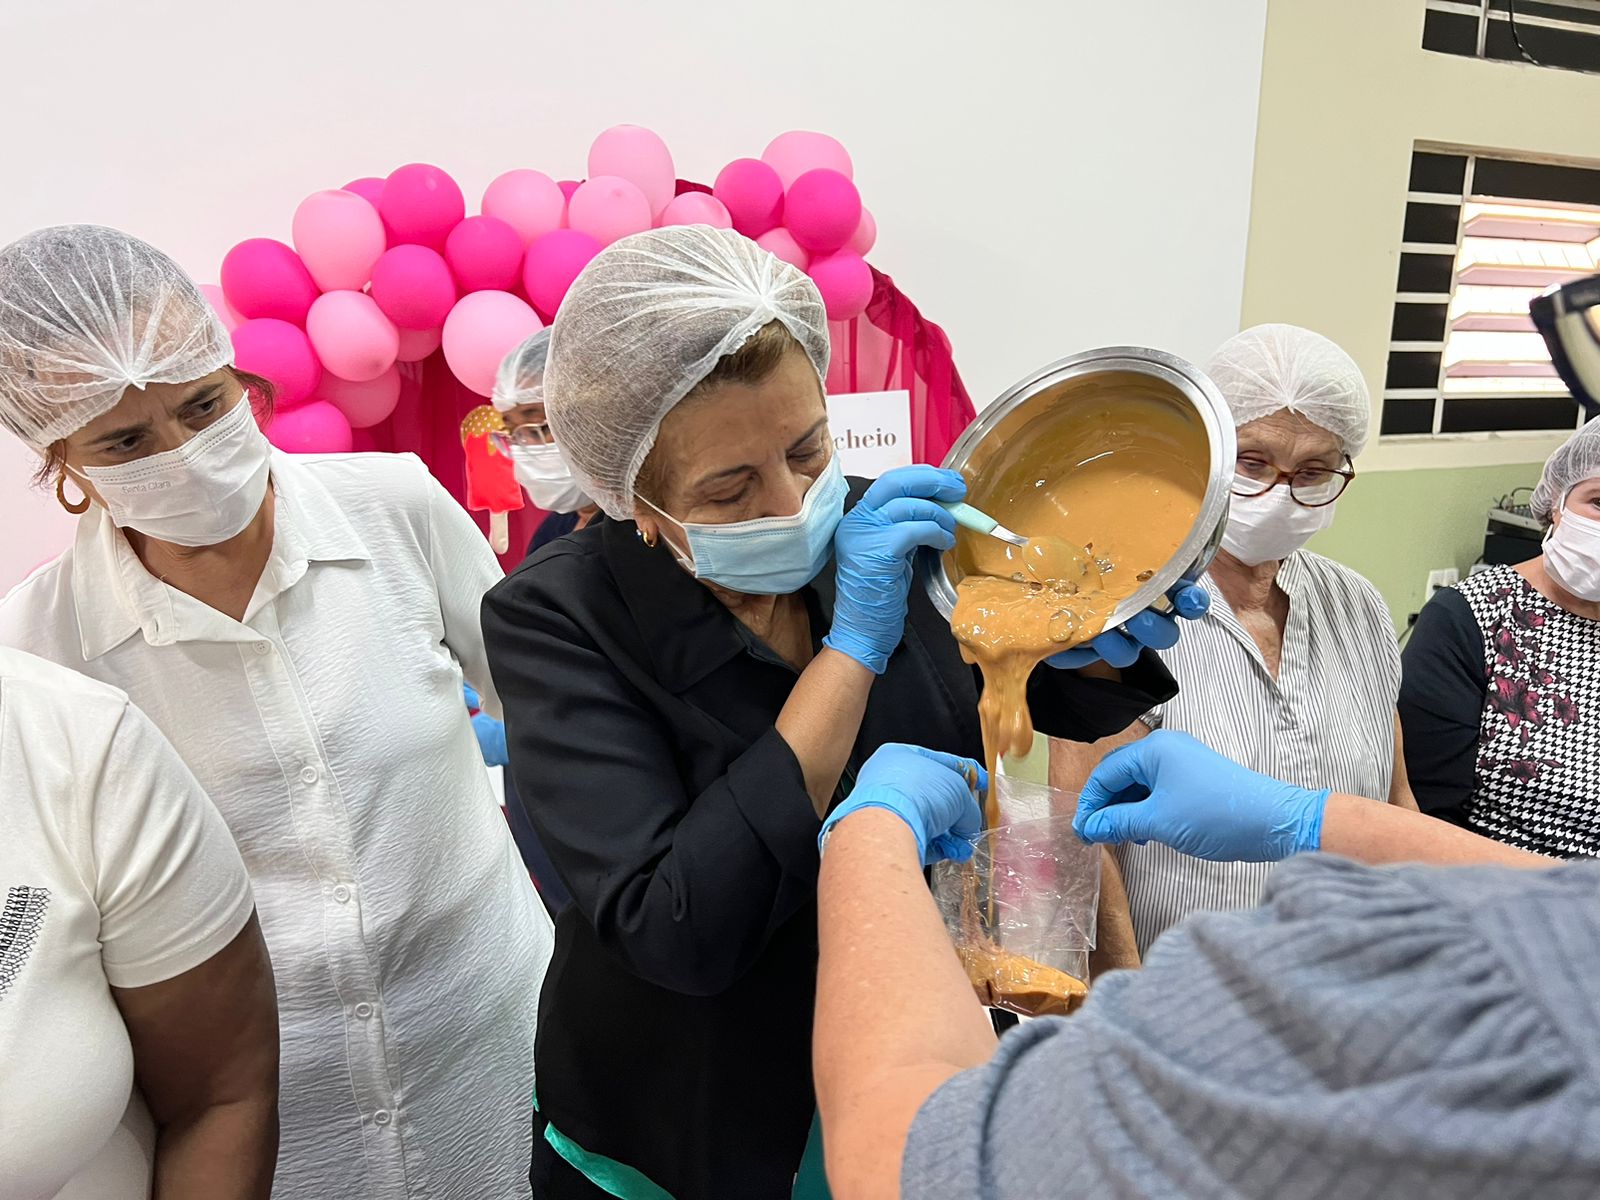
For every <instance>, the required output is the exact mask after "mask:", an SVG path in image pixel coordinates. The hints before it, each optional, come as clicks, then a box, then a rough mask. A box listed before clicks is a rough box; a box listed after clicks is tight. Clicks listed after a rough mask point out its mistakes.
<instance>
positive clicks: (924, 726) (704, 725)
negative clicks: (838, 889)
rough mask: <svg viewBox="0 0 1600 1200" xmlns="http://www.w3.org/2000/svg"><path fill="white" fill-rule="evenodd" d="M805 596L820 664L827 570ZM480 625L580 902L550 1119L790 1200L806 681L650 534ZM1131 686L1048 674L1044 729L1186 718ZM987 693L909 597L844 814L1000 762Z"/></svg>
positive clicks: (680, 1199)
mask: <svg viewBox="0 0 1600 1200" xmlns="http://www.w3.org/2000/svg"><path fill="white" fill-rule="evenodd" d="M852 484H853V486H852V490H851V502H852V503H853V502H854V500H855V499H856V498H858V497H859V495H860V493H861V492H862V491H863V490H864V488H865V484H864V483H861V482H859V481H852ZM802 594H803V596H804V598H805V601H806V605H807V608H808V610H809V612H810V616H811V627H812V634H813V643H814V645H815V646H817V647H818V648H820V643H821V638H822V636H823V634H824V633H826V631H827V630H828V628H829V625H830V623H831V620H832V614H833V599H834V586H833V571H832V567H831V565H830V566H829V568H828V569H827V570H825V571H824V573H823V574H822V575H821V576H819V577H818V579H817V580H816V581H815V582H814V583H812V584H811V585H810V586H809V587H807V588H806V589H805V590H804V592H803V593H802ZM483 624H484V632H485V635H486V641H487V643H488V646H489V647H490V651H489V656H490V665H491V667H492V669H493V673H494V680H495V687H496V689H497V690H498V691H499V694H500V697H501V700H502V701H503V703H504V707H505V716H506V731H507V736H508V744H509V747H510V755H511V771H512V775H513V777H514V779H515V782H516V790H517V794H518V796H519V797H521V800H522V803H523V804H524V805H525V807H526V809H527V812H528V815H529V817H530V818H531V819H532V822H533V825H534V827H535V829H536V830H537V831H538V834H539V838H540V840H541V841H542V843H543V845H544V847H545V849H546V851H547V852H548V854H549V856H550V859H551V861H552V862H553V863H554V865H555V868H556V870H557V871H558V872H559V874H560V876H561V878H562V880H563V882H564V883H565V884H566V886H567V889H568V891H570V892H571V894H572V897H573V904H572V905H571V906H570V907H569V908H567V909H566V910H565V911H564V912H562V913H561V915H560V917H559V918H558V920H557V924H556V948H555V956H554V958H553V960H552V961H551V964H550V968H549V971H548V973H547V975H546V978H545V984H544V991H543V994H542V997H541V1002H540V1010H539V1033H538V1047H537V1051H536V1065H537V1073H538V1103H539V1108H540V1111H541V1113H542V1115H543V1117H544V1118H545V1119H547V1120H548V1121H549V1122H550V1124H551V1125H553V1126H554V1127H555V1128H556V1129H557V1130H559V1131H560V1132H561V1133H562V1134H563V1135H565V1136H566V1137H567V1138H568V1139H571V1141H573V1142H575V1143H576V1144H577V1145H578V1146H579V1147H581V1148H582V1149H583V1150H584V1151H587V1152H588V1153H590V1154H599V1155H604V1156H606V1157H608V1158H611V1159H614V1160H616V1161H618V1162H621V1163H624V1164H626V1165H627V1166H629V1167H632V1168H634V1169H635V1170H638V1171H640V1172H642V1173H643V1174H644V1175H646V1176H647V1177H649V1178H650V1179H651V1180H652V1181H654V1182H655V1183H656V1184H657V1185H659V1186H660V1187H662V1188H664V1189H665V1190H666V1191H667V1192H669V1193H670V1194H671V1195H672V1196H673V1197H675V1198H676V1200H702V1198H703V1200H729V1198H730V1197H736V1196H737V1197H752V1198H762V1197H779V1196H787V1195H788V1194H789V1189H790V1184H791V1181H792V1179H793V1176H794V1172H795V1169H796V1167H797V1165H798V1163H799V1161H800V1157H801V1152H802V1150H803V1149H804V1145H805V1141H806V1137H807V1133H808V1131H809V1128H810V1123H811V1118H812V1113H813V1108H814V1105H815V1098H814V1096H813V1093H812V1087H811V1020H812V1007H813V991H814V989H815V986H816V966H817V935H816V902H815V901H816V897H815V893H816V883H817V848H816V838H817V833H818V830H819V827H820V822H819V820H818V819H817V816H816V813H815V812H814V811H813V809H812V806H811V800H810V797H809V796H808V795H807V793H806V788H805V781H804V779H803V777H802V774H801V770H800V764H799V762H798V761H797V760H796V758H795V756H794V753H793V751H791V750H790V749H789V746H788V743H786V742H785V741H784V740H783V738H782V737H780V736H779V734H778V732H777V730H776V728H775V726H774V721H775V720H776V718H777V715H778V713H779V710H780V709H782V707H783V705H784V703H785V701H786V700H787V699H788V697H789V691H790V689H791V688H792V687H793V685H794V682H795V680H796V678H797V674H796V672H795V670H794V669H793V668H792V667H791V666H790V665H789V664H788V663H786V662H785V661H784V660H783V659H782V658H780V657H779V656H778V655H777V654H776V653H775V652H774V651H772V650H771V649H770V648H769V647H767V646H766V645H765V644H764V643H762V642H761V641H760V640H759V639H757V638H756V637H755V636H754V635H753V634H751V633H750V631H749V630H748V629H746V628H745V626H743V625H742V624H740V623H739V622H738V621H737V620H736V619H735V618H734V617H733V615H732V614H731V613H730V612H729V611H728V610H727V608H725V607H724V606H723V605H722V604H721V603H719V602H718V601H717V599H716V598H715V597H714V596H713V595H712V593H711V592H710V591H709V590H708V589H707V588H705V587H704V586H703V585H701V584H700V583H697V582H696V581H695V580H693V579H691V578H690V577H689V576H688V575H687V574H685V573H684V572H683V571H682V570H681V569H680V568H679V567H678V566H677V565H676V564H675V563H674V562H673V561H672V558H671V555H670V554H669V553H668V552H667V550H666V549H665V547H661V548H657V549H651V548H648V547H646V546H645V545H644V544H643V543H642V542H641V541H639V540H638V538H637V537H636V536H635V530H634V526H633V524H632V523H631V522H615V521H609V520H608V521H602V522H599V523H595V524H591V525H590V526H588V527H587V528H585V529H583V530H580V531H579V532H577V533H575V534H572V535H570V536H568V537H565V538H562V539H560V540H558V541H555V542H552V543H551V544H550V545H548V546H546V547H544V548H543V549H542V550H541V551H540V552H539V553H538V554H536V555H534V556H532V557H531V558H529V559H528V560H527V561H526V562H524V563H523V564H522V566H520V567H519V568H518V569H517V570H516V571H515V572H513V573H512V574H511V575H510V576H508V577H507V578H506V579H505V580H504V581H502V582H501V583H500V584H499V585H497V586H496V587H495V588H494V590H493V591H491V592H490V593H489V594H488V596H487V597H486V598H485V600H484V607H483ZM1123 680H1124V682H1122V683H1120V684H1119V683H1111V682H1107V681H1102V680H1091V679H1086V678H1084V677H1082V676H1081V675H1078V674H1076V673H1074V672H1068V671H1057V670H1055V669H1053V668H1050V667H1041V668H1040V669H1039V670H1038V671H1037V672H1036V674H1035V678H1034V680H1033V682H1032V684H1031V686H1030V688H1029V702H1030V704H1031V705H1032V710H1033V717H1034V724H1035V725H1036V726H1037V727H1038V728H1039V729H1040V730H1042V731H1044V732H1046V733H1049V734H1052V735H1054V736H1058V737H1068V738H1076V739H1080V740H1088V739H1093V738H1096V737H1101V736H1104V735H1107V734H1110V733H1114V732H1116V731H1118V730H1120V729H1123V728H1126V727H1127V726H1128V725H1129V724H1131V723H1132V722H1133V721H1134V720H1135V719H1136V718H1137V717H1138V716H1139V715H1140V714H1142V713H1144V712H1147V711H1148V710H1149V709H1150V708H1151V707H1153V706H1154V705H1156V704H1158V703H1161V702H1163V701H1165V700H1167V699H1170V698H1171V697H1172V696H1173V695H1174V694H1175V693H1176V688H1175V686H1174V684H1173V682H1172V678H1171V676H1170V675H1169V674H1168V673H1167V672H1166V670H1165V668H1163V667H1162V666H1161V665H1160V662H1159V660H1158V659H1156V657H1155V656H1154V655H1153V654H1148V653H1147V654H1146V655H1145V656H1144V657H1143V658H1142V659H1141V660H1140V662H1139V663H1138V664H1136V665H1135V666H1134V667H1133V668H1130V669H1129V670H1127V671H1124V672H1123ZM978 690H979V689H978V680H977V677H976V673H975V671H974V669H973V668H972V667H970V666H968V665H967V664H966V663H964V662H963V661H962V659H961V656H960V652H959V650H958V649H957V646H956V642H955V639H954V637H953V636H952V635H951V632H950V627H949V624H948V623H947V622H946V621H945V620H944V618H942V617H941V616H940V615H939V613H938V611H937V610H936V609H935V608H934V607H933V605H932V603H931V601H929V600H928V598H927V597H926V595H925V594H924V592H923V590H922V589H921V588H920V587H915V586H914V587H913V589H912V592H911V598H910V613H909V617H908V620H907V624H906V634H905V640H904V641H903V642H902V644H901V645H900V647H899V648H898V649H897V650H896V651H895V652H894V654H893V656H892V657H891V658H890V660H889V666H888V670H887V671H886V672H885V674H884V675H882V676H881V677H880V678H879V679H878V680H877V682H876V683H875V684H874V685H873V689H872V693H871V697H870V699H869V701H868V704H867V709H866V715H865V718H864V719H863V721H862V725H861V731H860V733H859V735H858V736H857V738H856V740H855V745H854V747H853V748H852V750H851V753H850V756H849V763H848V766H847V767H846V772H845V778H844V781H843V782H842V783H841V794H842V793H843V792H844V791H846V790H848V786H849V782H850V781H851V780H853V779H854V777H855V774H856V772H857V771H859V769H860V767H861V764H862V763H863V762H864V761H865V759H866V758H867V757H868V756H869V755H870V754H871V753H872V752H873V751H874V750H876V749H877V748H878V747H879V746H881V745H883V744H884V743H886V742H914V743H918V744H921V745H924V746H928V747H931V748H933V749H938V750H946V751H950V752H953V753H957V754H964V755H970V756H974V757H976V756H979V755H981V737H980V734H979V728H978V717H977V702H978ZM884 1002H885V1003H886V1004H895V1003H907V1002H914V998H913V997H905V996H897V995H893V994H886V995H885V997H884Z"/></svg>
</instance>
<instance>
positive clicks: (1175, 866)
mask: <svg viewBox="0 0 1600 1200" xmlns="http://www.w3.org/2000/svg"><path fill="white" fill-rule="evenodd" d="M1206 370H1207V372H1208V373H1209V374H1210V376H1211V378H1212V379H1213V380H1214V381H1215V382H1216V384H1217V386H1218V388H1220V389H1221V391H1222V394H1223V395H1224V396H1225V397H1226V398H1227V400H1228V404H1229V406H1230V408H1231V409H1232V410H1233V419H1234V424H1235V426H1236V427H1237V429H1238V436H1239V449H1238V461H1237V465H1236V468H1235V475H1234V488H1233V502H1232V508H1231V512H1230V514H1229V517H1228V526H1227V530H1226V532H1225V534H1224V536H1223V542H1222V549H1221V550H1220V551H1219V552H1218V554H1217V558H1216V561H1214V562H1213V563H1212V565H1211V569H1210V571H1209V572H1208V573H1207V575H1206V577H1205V580H1204V583H1205V586H1206V589H1207V590H1208V591H1209V592H1210V593H1211V597H1212V605H1211V611H1210V613H1209V614H1207V615H1206V616H1205V617H1204V618H1202V619H1201V620H1199V621H1196V622H1194V623H1193V625H1192V627H1191V628H1190V629H1189V630H1188V631H1187V632H1186V634H1185V636H1184V638H1183V640H1182V641H1181V642H1180V643H1179V644H1178V645H1177V646H1175V647H1173V648H1172V649H1171V650H1167V651H1163V652H1162V654H1161V656H1162V659H1163V660H1164V661H1165V663H1166V665H1167V667H1168V669H1169V670H1171V671H1172V673H1173V675H1175V676H1176V677H1177V679H1178V685H1179V688H1180V689H1181V690H1180V693H1179V695H1178V696H1177V698H1176V699H1173V700H1171V701H1168V702H1167V703H1166V704H1163V705H1161V706H1159V707H1157V708H1155V709H1153V710H1151V712H1149V713H1148V714H1146V715H1145V717H1144V718H1142V720H1140V721H1136V722H1135V723H1134V724H1133V725H1132V726H1130V727H1129V728H1128V729H1127V730H1125V731H1124V732H1123V733H1121V734H1118V735H1116V736H1115V737H1113V738H1108V739H1105V740H1104V741H1102V742H1100V743H1096V744H1094V745H1091V746H1074V745H1071V744H1068V743H1054V744H1053V745H1052V761H1051V775H1052V782H1054V783H1055V784H1056V785H1057V786H1059V787H1065V788H1067V789H1069V790H1073V791H1076V790H1078V789H1079V788H1081V786H1082V783H1083V780H1084V779H1085V778H1086V777H1087V775H1088V772H1089V769H1090V768H1091V767H1092V766H1093V765H1094V763H1095V762H1096V761H1098V760H1099V758H1100V757H1101V756H1102V755H1103V754H1105V753H1106V752H1107V751H1108V750H1109V749H1110V748H1111V747H1113V746H1115V745H1120V744H1123V743H1126V742H1130V741H1134V740H1136V739H1138V738H1141V737H1143V736H1145V734H1146V733H1148V732H1149V731H1150V730H1151V729H1177V730H1181V731H1183V732H1185V733H1188V734H1191V735H1192V736H1194V737H1195V738H1198V739H1199V740H1200V741H1202V742H1204V743H1205V744H1206V745H1208V746H1210V747H1211V748H1212V749H1214V750H1216V751H1218V752H1220V753H1222V754H1224V755H1226V756H1227V757H1229V758H1232V759H1234V760H1235V761H1236V762H1240V763H1243V764H1244V765H1245V766H1247V767H1249V768H1251V769H1252V770H1255V771H1259V772H1261V773H1263V774H1267V775H1272V776H1274V777H1276V778H1279V779H1284V780H1287V781H1289V782H1291V783H1295V784H1298V785H1301V786H1307V787H1310V786H1317V787H1332V788H1333V789H1334V790H1336V791H1340V792H1348V793H1350V794H1353V795H1358V796H1386V797H1388V798H1389V800H1390V802H1391V803H1397V804H1402V805H1404V806H1406V807H1409V808H1414V807H1415V801H1413V800H1412V798H1411V792H1410V788H1409V787H1408V786H1407V783H1406V774H1405V764H1404V760H1403V758H1402V757H1401V752H1400V745H1399V737H1400V735H1399V727H1398V723H1397V721H1396V718H1395V700H1396V697H1397V696H1398V693H1399V688H1400V656H1399V652H1398V650H1397V648H1396V645H1395V637H1394V627H1393V625H1392V623H1391V621H1390V617H1389V611H1388V609H1387V608H1386V607H1385V606H1384V603H1383V600H1382V599H1381V598H1380V597H1379V595H1378V593H1377V591H1376V590H1375V589H1374V588H1373V586H1372V585H1371V584H1370V583H1368V582H1367V581H1366V580H1365V579H1363V578H1362V577H1361V576H1360V575H1358V574H1356V573H1355V572H1354V571H1352V570H1350V569H1349V568H1348V567H1344V566H1341V565H1339V564H1338V563H1335V562H1332V561H1330V560H1329V559H1326V558H1323V557H1322V556H1321V555H1317V554H1312V553H1311V552H1309V551H1307V550H1303V549H1301V547H1302V546H1303V545H1304V544H1305V542H1306V541H1307V540H1308V539H1309V538H1310V537H1311V536H1312V535H1313V534H1314V533H1317V532H1318V531H1320V530H1322V529H1326V528H1327V527H1328V526H1329V525H1330V524H1331V523H1332V520H1333V512H1334V507H1335V503H1334V502H1335V501H1336V500H1337V499H1338V498H1339V496H1340V495H1341V494H1342V493H1343V491H1344V489H1345V488H1346V486H1348V484H1349V483H1350V481H1351V480H1352V479H1353V478H1354V477H1355V472H1354V470H1353V469H1352V460H1353V459H1354V458H1355V456H1356V455H1358V454H1359V453H1360V452H1361V450H1362V448H1363V446H1365V444H1366V440H1367V426H1368V416H1369V412H1370V405H1369V402H1368V399H1367V389H1366V385H1365V383H1364V382H1363V380H1362V377H1361V372H1360V370H1359V369H1358V368H1357V367H1356V365H1355V363H1354V362H1353V361H1352V360H1351V359H1350V356H1349V355H1348V354H1346V353H1345V352H1344V351H1343V350H1341V349H1340V348H1339V347H1338V346H1336V345H1335V344H1334V343H1333V342H1331V341H1329V340H1328V339H1327V338H1325V337H1322V336H1321V335H1320V334H1316V333H1313V332H1311V331H1310V330H1308V329H1300V328H1297V327H1296V326H1292V325H1259V326H1256V327H1255V328H1253V329H1247V330H1245V331H1244V332H1243V333H1241V334H1238V335H1236V336H1235V337H1233V338H1231V339H1229V340H1228V341H1227V342H1225V343H1224V344H1223V345H1222V347H1221V348H1220V349H1219V350H1218V351H1217V353H1216V355H1215V356H1214V357H1213V359H1212V361H1211V362H1210V363H1209V364H1208V365H1207V368H1206ZM1107 865H1108V866H1115V867H1118V868H1120V878H1119V876H1118V873H1117V872H1116V871H1108V872H1107V875H1108V878H1107V884H1106V888H1105V895H1104V897H1103V899H1102V910H1103V911H1102V919H1101V939H1100V940H1101V952H1100V954H1099V955H1098V956H1097V963H1096V965H1097V966H1098V967H1100V968H1101V969H1105V968H1106V967H1110V966H1122V965H1132V964H1134V963H1136V962H1137V961H1138V956H1139V955H1142V954H1143V953H1144V952H1145V951H1146V950H1147V949H1148V948H1149V946H1150V944H1151V943H1152V942H1153V941H1154V940H1155V939H1156V937H1157V936H1158V935H1159V934H1160V933H1161V932H1162V931H1163V930H1165V929H1167V928H1169V927H1170V926H1172V925H1174V924H1176V923H1177V922H1178V921H1179V920H1181V919H1182V918H1183V917H1185V916H1186V915H1188V914H1189V913H1192V912H1196V911H1200V910H1205V909H1231V908H1245V907H1248V906H1251V905H1254V904H1255V903H1257V902H1258V901H1259V900H1260V898H1261V890H1262V885H1263V884H1264V883H1265V881H1266V877H1267V874H1268V872H1269V871H1270V870H1271V867H1270V864H1266V863H1212V862H1204V861H1202V860H1200V859H1198V858H1192V857H1190V856H1189V855H1186V854H1182V853H1180V852H1178V851H1176V850H1173V849H1170V848H1169V847H1166V846H1160V845H1156V844H1153V843H1152V844H1150V845H1147V846H1138V845H1128V846H1124V847H1122V848H1120V849H1119V850H1118V851H1117V852H1116V858H1115V861H1114V863H1108V864H1107ZM1124 887H1125V889H1126V902H1125V904H1124V902H1123V896H1122V892H1123V888H1124ZM1130 917H1131V929H1130V927H1129V920H1130ZM1130 934H1131V936H1130ZM1133 943H1136V950H1135V945H1134V944H1133Z"/></svg>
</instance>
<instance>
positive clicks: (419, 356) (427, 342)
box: [395, 314, 448, 362]
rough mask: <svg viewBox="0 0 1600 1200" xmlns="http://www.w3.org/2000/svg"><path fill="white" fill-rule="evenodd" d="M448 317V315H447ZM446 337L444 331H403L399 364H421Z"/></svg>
mask: <svg viewBox="0 0 1600 1200" xmlns="http://www.w3.org/2000/svg"><path fill="white" fill-rule="evenodd" d="M447 315H448V314H447ZM443 336H444V330H442V329H402V330H401V331H400V353H399V354H397V355H395V359H396V361H398V362H421V361H422V360H423V359H425V358H427V357H428V355H430V354H432V353H433V352H434V351H435V350H437V349H438V348H439V343H440V341H441V340H442V338H443Z"/></svg>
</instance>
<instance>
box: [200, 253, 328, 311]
mask: <svg viewBox="0 0 1600 1200" xmlns="http://www.w3.org/2000/svg"><path fill="white" fill-rule="evenodd" d="M317 291H318V289H317V284H316V280H314V279H312V278H311V272H310V271H308V270H306V265H305V263H303V262H301V261H300V256H299V255H298V254H296V253H295V252H294V251H293V250H291V249H289V247H288V246H285V245H284V244H283V243H282V242H279V241H274V240H273V239H272V238H249V239H247V240H246V241H242V242H240V243H239V244H238V245H237V246H235V247H234V248H233V249H232V250H229V251H228V254H227V257H226V258H224V259H223V260H222V293H223V295H225V296H226V297H227V298H228V303H229V304H231V305H232V306H233V311H234V312H236V313H238V314H239V315H240V316H241V317H243V318H244V319H245V320H247V321H253V320H254V319H255V318H257V317H273V318H275V319H276V320H279V321H288V322H289V323H290V324H292V325H304V324H305V321H306V312H307V310H309V309H310V307H311V304H312V301H314V300H315V299H316V298H317Z"/></svg>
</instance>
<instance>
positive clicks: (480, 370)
mask: <svg viewBox="0 0 1600 1200" xmlns="http://www.w3.org/2000/svg"><path fill="white" fill-rule="evenodd" d="M543 328H544V322H543V321H541V320H540V319H539V314H538V313H536V312H534V311H533V309H532V308H530V307H528V305H527V304H526V303H525V302H524V301H522V300H519V299H517V298H516V297H515V296H513V295H512V294H511V293H510V292H473V293H472V294H471V295H468V296H463V297H461V299H460V300H458V301H456V306H455V307H454V308H452V309H451V310H450V317H449V319H448V320H446V321H445V323H444V360H445V362H447V363H449V364H450V370H451V371H453V372H454V373H455V377H456V378H457V379H459V380H460V381H461V382H462V383H463V384H464V385H465V386H466V387H467V388H468V389H469V390H471V391H474V392H477V393H478V395H480V396H487V395H489V393H490V392H492V391H494V377H495V372H496V371H498V370H499V369H500V360H501V359H503V358H504V357H505V356H506V355H507V354H509V353H510V352H511V350H512V349H513V348H514V347H515V346H517V345H520V344H521V343H522V341H523V340H524V339H526V338H529V337H531V336H533V335H534V334H536V333H538V332H539V330H541V329H543Z"/></svg>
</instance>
